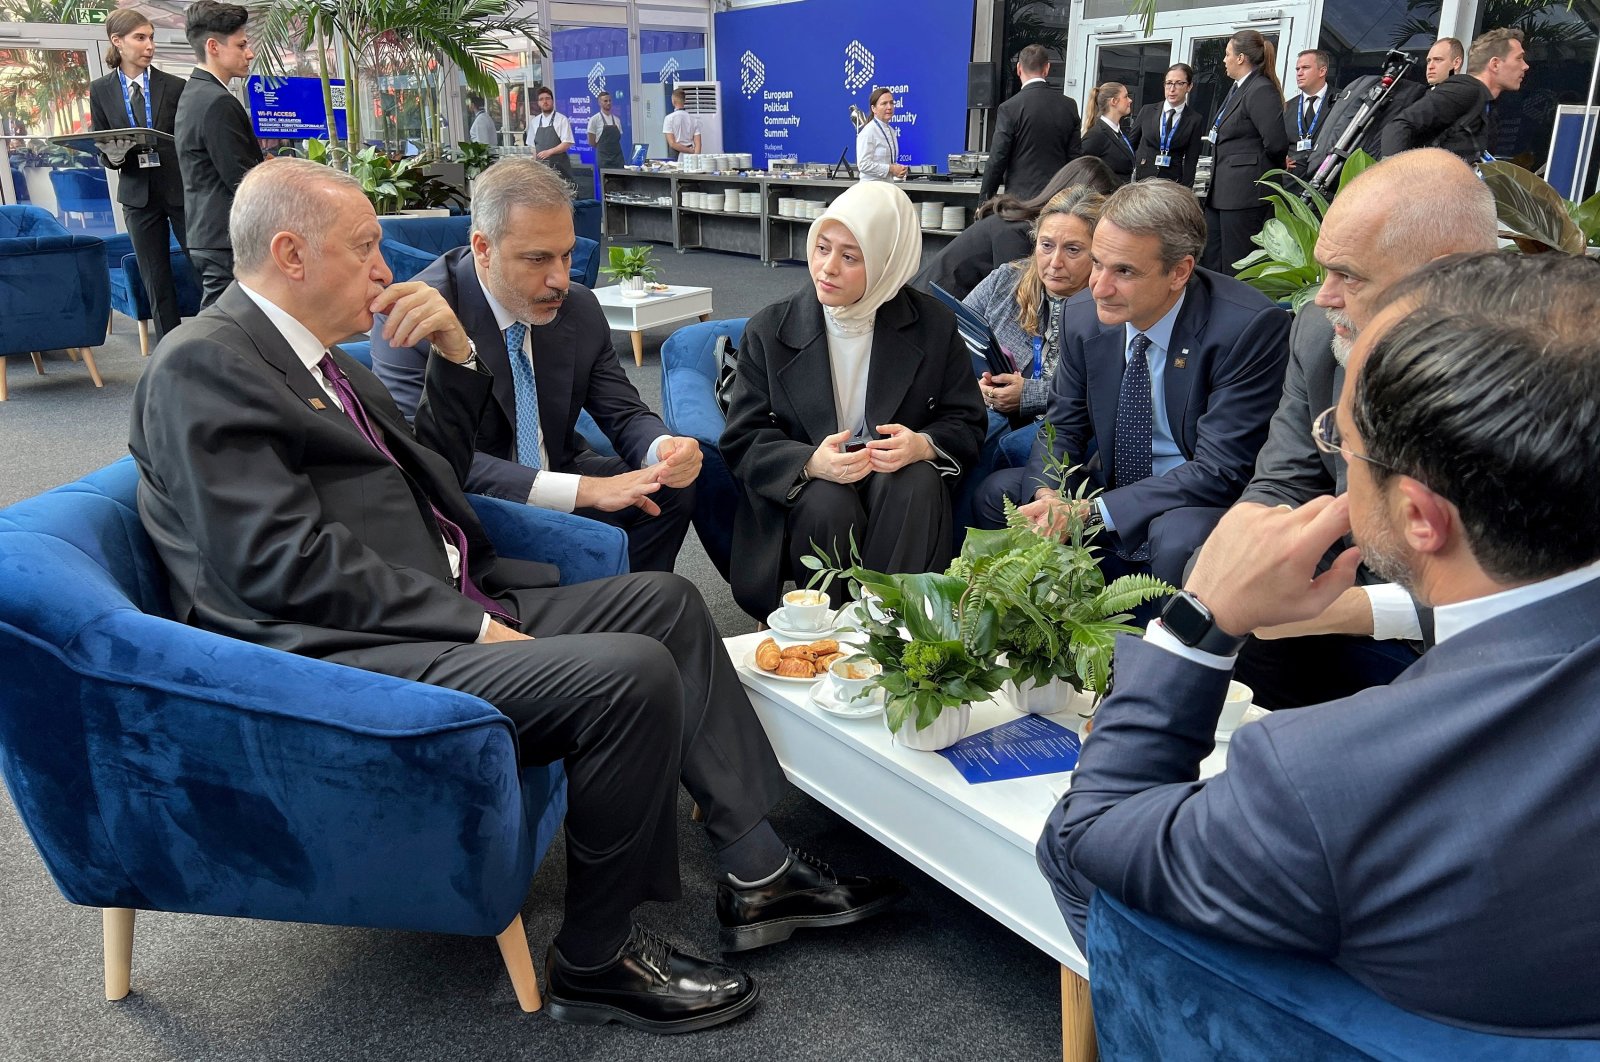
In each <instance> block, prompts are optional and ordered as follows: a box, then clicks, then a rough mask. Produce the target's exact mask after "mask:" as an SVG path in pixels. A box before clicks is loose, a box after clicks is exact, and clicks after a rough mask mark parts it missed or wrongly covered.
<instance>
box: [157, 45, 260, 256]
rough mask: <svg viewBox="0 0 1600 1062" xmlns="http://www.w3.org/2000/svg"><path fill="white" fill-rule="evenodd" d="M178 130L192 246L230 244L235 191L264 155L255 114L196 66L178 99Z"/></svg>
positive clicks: (220, 247) (225, 246)
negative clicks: (253, 121) (253, 118)
mask: <svg viewBox="0 0 1600 1062" xmlns="http://www.w3.org/2000/svg"><path fill="white" fill-rule="evenodd" d="M175 135H176V136H177V138H178V165H179V168H180V169H182V171H183V209H184V213H185V216H186V221H185V224H186V225H187V227H188V234H189V246H190V247H198V248H202V249H208V250H227V249H229V248H231V247H232V246H233V243H232V241H230V240H229V239H228V211H229V210H230V209H231V208H232V207H233V193H234V191H235V190H236V189H237V188H238V187H239V182H240V181H242V180H244V175H245V174H246V173H248V172H249V171H250V167H252V166H254V165H255V164H256V163H258V162H260V161H261V157H262V156H261V144H260V142H259V141H257V140H256V134H255V130H254V129H252V128H251V127H250V116H249V115H248V114H246V113H245V112H244V107H243V106H242V105H241V104H240V103H239V101H238V100H236V99H234V98H233V95H232V94H231V93H230V92H229V91H228V90H227V88H225V87H224V86H223V84H222V82H220V81H218V80H217V79H216V78H214V77H212V76H211V75H210V74H209V73H207V72H206V71H205V70H203V69H201V68H199V67H196V68H195V71H194V73H192V74H190V75H189V85H188V87H187V88H185V89H184V90H183V97H182V99H180V100H179V102H178V113H177V118H176V130H175Z"/></svg>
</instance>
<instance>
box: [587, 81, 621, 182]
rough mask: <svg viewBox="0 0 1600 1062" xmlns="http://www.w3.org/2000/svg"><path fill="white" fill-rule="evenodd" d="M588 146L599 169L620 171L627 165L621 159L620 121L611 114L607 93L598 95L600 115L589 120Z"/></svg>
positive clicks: (609, 94)
mask: <svg viewBox="0 0 1600 1062" xmlns="http://www.w3.org/2000/svg"><path fill="white" fill-rule="evenodd" d="M589 144H590V146H592V147H593V148H594V164H595V165H596V166H598V167H599V168H600V169H602V170H620V169H622V167H623V166H625V165H627V160H626V159H624V158H623V157H622V119H621V118H618V117H617V116H616V115H614V114H612V113H611V93H609V92H602V93H600V113H599V114H595V115H591V116H590V118H589Z"/></svg>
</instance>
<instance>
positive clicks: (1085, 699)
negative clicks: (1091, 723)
mask: <svg viewBox="0 0 1600 1062" xmlns="http://www.w3.org/2000/svg"><path fill="white" fill-rule="evenodd" d="M1000 691H1001V694H1002V695H1003V696H1004V697H1005V698H1006V700H1008V701H1009V702H1010V704H1011V707H1013V708H1015V709H1016V710H1017V711H1019V712H1028V713H1031V714H1033V715H1055V714H1056V713H1057V712H1065V711H1068V710H1069V709H1070V710H1072V712H1073V714H1074V715H1082V716H1089V715H1093V714H1094V704H1095V702H1094V694H1092V693H1090V692H1088V691H1087V690H1076V689H1073V688H1072V683H1070V682H1066V681H1064V680H1062V679H1058V678H1053V679H1051V680H1050V681H1049V682H1046V683H1045V684H1044V685H1042V686H1036V685H1034V683H1033V680H1031V679H1025V680H1023V682H1021V683H1020V684H1019V683H1018V682H1017V681H1016V680H1015V679H1011V680H1009V681H1007V682H1006V684H1005V685H1004V686H1002V687H1000Z"/></svg>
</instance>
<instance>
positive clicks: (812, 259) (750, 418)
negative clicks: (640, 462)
mask: <svg viewBox="0 0 1600 1062" xmlns="http://www.w3.org/2000/svg"><path fill="white" fill-rule="evenodd" d="M807 247H808V254H807V259H808V261H809V264H810V270H811V283H810V284H808V285H806V287H805V288H804V289H802V290H801V291H798V292H796V293H795V294H794V295H792V296H790V297H789V298H788V299H785V300H784V301H783V302H780V303H777V304H776V305H773V306H768V307H767V308H766V309H764V310H762V311H760V312H759V313H757V314H756V315H755V316H754V317H752V318H751V319H750V323H749V324H747V325H746V326H745V330H744V342H743V345H742V346H741V347H740V350H739V369H738V374H737V376H736V377H735V380H734V385H733V391H732V394H731V395H730V396H729V401H728V423H727V427H726V428H725V430H724V431H723V433H722V442H721V450H722V456H723V457H724V458H725V459H726V460H727V462H728V468H729V470H730V471H732V473H733V476H734V479H736V480H737V481H738V482H739V486H740V488H741V490H740V494H741V497H740V502H739V509H738V513H737V515H736V516H735V517H734V524H733V556H734V558H735V559H734V562H733V565H732V568H733V571H732V576H733V596H734V598H735V600H737V601H738V602H739V604H740V606H741V607H743V608H744V610H745V611H746V612H749V613H750V614H751V615H752V616H755V617H757V618H764V617H766V616H767V614H768V613H769V612H770V611H771V610H772V609H773V608H775V607H776V606H777V604H778V598H779V588H780V587H781V586H782V584H783V582H784V580H786V579H797V580H798V581H799V582H800V583H801V584H802V585H803V584H804V582H805V580H806V578H807V577H808V576H809V574H810V573H809V572H808V571H807V570H806V569H805V568H804V567H803V566H802V565H801V563H800V558H801V557H804V556H805V555H806V554H808V553H810V552H811V551H812V548H813V547H812V543H816V545H817V546H819V547H821V548H822V549H824V550H826V551H828V553H829V554H831V555H832V556H833V557H834V558H835V559H838V560H841V561H844V562H845V563H848V561H849V553H850V543H851V540H852V536H853V537H854V542H855V544H856V546H857V547H858V549H859V552H860V557H861V563H862V564H864V565H865V566H866V567H868V568H871V569H873V570H876V571H884V572H924V571H931V570H935V569H939V570H942V569H943V567H944V565H945V564H946V563H947V562H948V561H949V558H950V552H951V545H950V543H951V528H950V494H951V491H952V489H953V486H954V483H955V482H956V481H957V480H959V478H960V477H961V476H962V475H963V474H964V473H965V472H966V471H967V469H968V468H970V467H971V465H972V463H973V461H975V460H976V459H977V456H978V447H979V446H980V444H981V443H982V442H983V436H984V429H985V426H986V423H987V418H986V416H985V414H984V408H983V401H982V400H981V399H980V398H979V397H978V383H977V380H976V379H975V378H974V377H973V372H972V360H971V357H970V356H969V355H968V353H967V349H966V346H965V345H964V344H963V343H962V341H961V337H960V335H959V334H958V333H957V331H956V322H955V316H954V315H953V314H952V313H951V312H950V311H949V310H948V309H947V308H946V307H945V306H944V305H943V304H942V303H940V302H939V301H938V300H937V299H935V298H933V297H932V296H931V295H924V294H923V293H922V292H920V291H917V290H915V289H914V288H909V287H906V286H905V284H906V281H907V280H909V279H910V278H911V274H912V273H913V272H914V271H915V270H916V268H917V263H918V261H919V260H920V258H921V255H922V230H921V228H920V224H919V222H918V220H917V211H916V209H915V208H914V207H913V206H912V205H911V200H909V199H908V198H906V194H905V193H904V192H903V191H901V190H900V189H899V188H897V187H895V186H894V185H892V184H889V183H888V182H886V181H868V182H864V183H861V184H858V185H855V186H854V187H852V188H850V189H848V190H847V191H845V192H844V193H843V194H842V195H840V196H839V198H837V199H835V200H834V201H833V204H832V205H831V206H829V207H828V209H827V211H826V212H825V213H824V214H823V215H822V217H820V218H818V219H817V220H816V221H814V222H812V224H811V231H810V233H809V234H808V236H807ZM842 593H843V588H842V587H841V586H839V585H838V583H837V582H836V583H835V584H834V587H833V594H834V599H835V600H834V603H835V604H838V603H839V601H840V599H841V596H842Z"/></svg>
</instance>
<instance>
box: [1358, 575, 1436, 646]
mask: <svg viewBox="0 0 1600 1062" xmlns="http://www.w3.org/2000/svg"><path fill="white" fill-rule="evenodd" d="M1361 589H1362V590H1365V591H1366V594H1367V602H1368V603H1369V604H1370V605H1371V606H1372V637H1373V638H1374V639H1376V640H1377V641H1380V642H1386V641H1405V642H1420V641H1422V621H1421V620H1420V619H1418V618H1417V603H1416V602H1415V601H1413V600H1412V598H1411V595H1410V594H1408V593H1406V589H1405V587H1403V586H1401V585H1400V584H1399V583H1374V584H1373V585H1371V586H1363V587H1362V588H1361Z"/></svg>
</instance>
